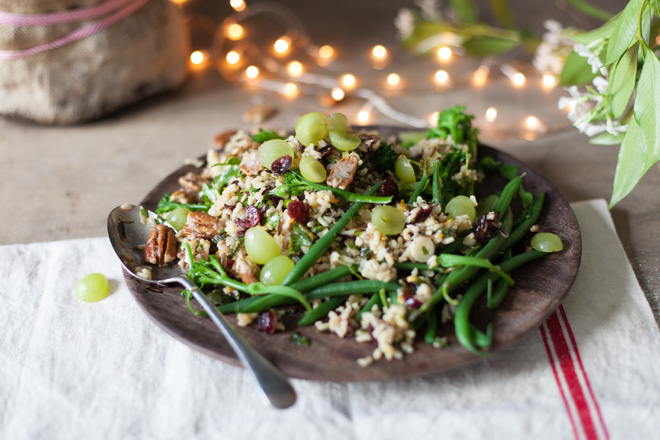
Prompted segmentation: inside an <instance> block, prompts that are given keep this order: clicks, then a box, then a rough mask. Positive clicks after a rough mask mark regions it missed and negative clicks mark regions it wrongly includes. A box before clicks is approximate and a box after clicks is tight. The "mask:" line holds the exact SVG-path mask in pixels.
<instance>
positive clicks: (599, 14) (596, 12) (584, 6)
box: [567, 0, 612, 20]
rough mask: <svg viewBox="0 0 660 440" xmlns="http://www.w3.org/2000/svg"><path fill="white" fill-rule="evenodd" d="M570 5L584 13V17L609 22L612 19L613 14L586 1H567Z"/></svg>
mask: <svg viewBox="0 0 660 440" xmlns="http://www.w3.org/2000/svg"><path fill="white" fill-rule="evenodd" d="M567 2H568V4H569V5H571V6H573V7H574V8H575V9H577V10H578V11H580V12H582V13H583V14H584V15H586V16H589V17H593V18H596V19H598V20H609V19H610V18H612V14H610V13H609V12H607V11H605V10H603V9H600V8H599V7H597V6H594V5H592V4H591V3H587V2H585V1H584V0H567Z"/></svg>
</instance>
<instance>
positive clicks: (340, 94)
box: [330, 87, 346, 101]
mask: <svg viewBox="0 0 660 440" xmlns="http://www.w3.org/2000/svg"><path fill="white" fill-rule="evenodd" d="M330 96H332V99H334V100H335V101H341V100H342V99H344V97H345V96H346V94H345V93H344V91H343V90H342V89H340V88H339V87H335V88H334V89H332V92H330Z"/></svg>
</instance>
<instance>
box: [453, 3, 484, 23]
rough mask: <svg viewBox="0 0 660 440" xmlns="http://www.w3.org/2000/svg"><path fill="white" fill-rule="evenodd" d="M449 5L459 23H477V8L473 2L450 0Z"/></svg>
mask: <svg viewBox="0 0 660 440" xmlns="http://www.w3.org/2000/svg"><path fill="white" fill-rule="evenodd" d="M449 3H450V5H451V8H452V9H453V10H454V12H456V15H458V18H460V19H461V21H463V22H464V23H468V24H473V23H476V22H477V19H478V16H477V6H476V5H475V4H474V1H473V0H450V2H449Z"/></svg>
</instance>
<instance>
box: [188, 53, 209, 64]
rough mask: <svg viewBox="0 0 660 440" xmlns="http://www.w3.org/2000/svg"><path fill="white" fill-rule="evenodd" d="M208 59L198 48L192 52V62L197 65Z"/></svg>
mask: <svg viewBox="0 0 660 440" xmlns="http://www.w3.org/2000/svg"><path fill="white" fill-rule="evenodd" d="M205 59H206V54H205V53H204V52H202V51H200V50H196V51H194V52H193V53H191V54H190V62H191V63H193V64H196V65H199V64H202V63H203V62H204V60H205Z"/></svg>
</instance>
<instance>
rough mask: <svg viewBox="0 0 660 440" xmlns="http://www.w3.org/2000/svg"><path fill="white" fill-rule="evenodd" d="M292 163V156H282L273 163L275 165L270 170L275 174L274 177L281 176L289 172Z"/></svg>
mask: <svg viewBox="0 0 660 440" xmlns="http://www.w3.org/2000/svg"><path fill="white" fill-rule="evenodd" d="M292 163H293V158H292V157H291V156H289V155H287V156H282V157H280V158H277V159H275V160H274V161H273V163H272V164H271V165H270V170H271V171H272V172H273V175H274V176H281V175H282V174H284V173H286V172H287V171H289V169H290V168H291V164H292Z"/></svg>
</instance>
